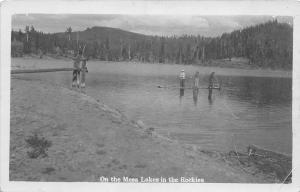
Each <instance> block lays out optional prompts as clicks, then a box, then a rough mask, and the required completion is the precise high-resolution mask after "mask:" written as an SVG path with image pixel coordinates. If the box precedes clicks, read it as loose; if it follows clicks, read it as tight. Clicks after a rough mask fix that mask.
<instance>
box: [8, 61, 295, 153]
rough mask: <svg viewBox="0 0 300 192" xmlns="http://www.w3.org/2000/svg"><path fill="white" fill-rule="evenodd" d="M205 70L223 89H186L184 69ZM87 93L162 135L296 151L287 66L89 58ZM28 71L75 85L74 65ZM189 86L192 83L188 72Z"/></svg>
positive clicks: (207, 145) (220, 146)
mask: <svg viewBox="0 0 300 192" xmlns="http://www.w3.org/2000/svg"><path fill="white" fill-rule="evenodd" d="M12 65H13V66H18V65H22V66H23V65H27V66H29V67H30V68H31V67H39V68H42V67H49V66H51V67H52V66H53V67H59V66H64V67H66V66H67V67H71V66H72V63H71V61H63V60H39V59H13V60H12ZM183 68H184V69H185V71H186V73H187V76H189V77H191V76H192V75H193V74H194V73H195V72H196V71H199V72H200V74H201V77H200V85H201V86H202V87H207V84H208V83H207V76H208V74H209V73H210V72H212V71H215V72H216V76H217V78H218V80H219V81H220V83H221V85H222V90H221V91H217V90H214V92H213V97H212V100H208V90H207V89H200V90H199V94H198V97H193V91H192V90H191V89H187V90H185V92H184V95H183V96H180V91H179V89H176V88H169V89H165V88H157V86H158V85H160V86H174V87H178V85H179V80H178V75H179V72H180V70H181V69H183ZM88 69H89V73H88V74H87V80H86V84H87V88H86V93H87V94H88V95H90V96H92V97H94V98H96V99H99V100H101V101H103V102H104V103H105V104H107V105H109V106H111V107H114V108H117V109H119V110H120V111H122V112H123V113H124V114H125V115H126V116H127V117H128V118H130V119H133V120H142V121H143V122H144V123H145V124H146V125H148V126H150V127H154V128H155V130H156V131H157V132H159V133H161V134H163V135H166V136H169V137H171V138H173V139H176V140H178V141H180V142H183V143H190V144H197V145H199V146H201V147H202V148H203V149H208V150H217V151H225V152H228V151H230V150H234V146H236V148H237V150H240V151H245V150H246V147H247V146H248V145H249V144H256V145H259V146H261V147H265V148H269V149H272V150H276V151H280V152H283V153H287V154H291V152H292V79H291V78H290V77H289V76H290V73H288V72H269V71H260V70H254V71H250V70H240V69H225V68H224V69H222V68H208V67H196V66H183V65H167V64H165V65H158V64H141V63H109V62H96V61H90V62H88ZM19 76H22V77H23V78H28V79H41V80H44V81H48V82H53V83H58V84H62V85H64V86H66V87H70V85H71V72H57V73H43V74H21V75H19ZM186 85H187V86H189V87H190V86H191V85H192V80H191V79H188V80H187V82H186Z"/></svg>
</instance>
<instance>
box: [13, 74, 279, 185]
mask: <svg viewBox="0 0 300 192" xmlns="http://www.w3.org/2000/svg"><path fill="white" fill-rule="evenodd" d="M10 134H11V135H10V180H14V181H24V180H25V181H99V178H100V177H101V176H104V177H111V176H116V177H121V178H122V177H124V176H127V177H130V178H139V179H140V178H141V177H152V178H159V177H165V178H168V177H174V178H179V180H180V177H185V178H190V177H194V178H195V177H198V178H203V179H204V182H225V183H227V182H243V183H266V182H276V180H274V178H273V177H270V176H266V175H264V174H260V173H256V174H250V173H249V172H247V171H245V169H241V168H240V167H239V166H234V165H232V164H230V163H228V162H227V161H226V160H225V159H223V158H222V157H221V156H220V155H217V154H218V153H213V152H205V151H203V150H201V147H199V146H197V147H196V146H192V145H185V144H180V143H178V142H176V141H172V140H170V139H168V138H164V137H162V136H160V135H158V134H156V133H155V129H154V131H153V130H152V129H151V128H150V129H149V128H148V127H147V126H146V125H143V123H141V122H138V123H136V122H135V121H132V120H129V119H127V118H125V116H124V115H123V114H121V113H120V112H118V111H117V110H114V109H111V108H109V107H108V106H106V105H104V104H103V103H101V101H96V100H95V99H93V98H91V97H89V96H87V95H85V94H83V93H80V92H78V91H76V90H70V89H68V88H63V87H60V86H58V85H51V84H49V83H45V82H42V81H32V80H24V79H21V78H19V77H18V76H12V82H11V126H10ZM34 134H36V135H37V136H38V137H40V138H42V137H44V138H45V139H46V140H47V141H50V142H51V144H52V145H51V146H50V147H49V148H48V151H47V156H44V157H42V156H40V157H37V158H30V157H29V155H28V152H30V150H31V148H30V146H29V145H28V142H26V139H28V138H29V137H30V136H32V135H34Z"/></svg>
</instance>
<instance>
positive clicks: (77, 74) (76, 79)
mask: <svg viewBox="0 0 300 192" xmlns="http://www.w3.org/2000/svg"><path fill="white" fill-rule="evenodd" d="M79 78H80V70H73V82H72V86H75V85H76V84H77V86H79V81H80V80H79Z"/></svg>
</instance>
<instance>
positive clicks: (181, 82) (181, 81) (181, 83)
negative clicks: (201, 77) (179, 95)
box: [180, 79, 185, 88]
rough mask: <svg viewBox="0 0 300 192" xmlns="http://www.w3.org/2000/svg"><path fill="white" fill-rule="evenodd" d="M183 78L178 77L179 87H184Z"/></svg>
mask: <svg viewBox="0 0 300 192" xmlns="http://www.w3.org/2000/svg"><path fill="white" fill-rule="evenodd" d="M184 80H185V79H180V88H184Z"/></svg>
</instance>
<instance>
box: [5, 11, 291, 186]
mask: <svg viewBox="0 0 300 192" xmlns="http://www.w3.org/2000/svg"><path fill="white" fill-rule="evenodd" d="M10 26H11V27H10V37H9V38H10V39H9V41H10V55H9V57H10V59H9V60H10V65H9V70H10V76H9V81H10V88H9V93H8V95H9V97H10V102H9V104H8V105H9V108H8V109H9V111H7V113H8V114H9V119H8V121H9V129H8V132H9V139H8V146H9V147H8V148H9V149H8V150H9V151H8V163H9V165H8V166H9V167H8V179H9V182H39V183H51V182H59V183H64V182H68V183H73V182H92V183H98V184H99V185H100V184H104V183H110V184H112V183H131V184H133V183H147V184H149V183H152V184H162V183H166V184H169V185H171V184H175V183H184V184H186V185H189V184H199V185H200V186H201V185H202V184H205V183H216V184H218V183H227V184H228V183H229V184H237V183H240V184H281V185H290V184H292V183H294V180H293V176H294V171H293V170H294V168H295V167H294V166H293V165H294V164H293V163H294V162H293V147H294V146H293V140H294V139H295V138H294V137H293V136H294V132H293V110H292V109H293V106H292V105H293V90H294V89H293V78H295V77H294V75H295V73H293V68H294V66H295V63H294V62H293V50H294V49H293V47H294V40H293V37H295V33H294V17H293V16H290V15H288V14H286V15H282V14H278V15H270V14H266V15H264V14H260V15H249V14H232V15H230V14H224V15H220V14H215V15H213V14H207V15H205V14H201V13H198V14H196V13H195V14H187V15H184V14H176V13H172V14H123V13H120V14H116V13H114V14H106V13H100V12H99V13H98V14H94V13H93V14H89V13H88V12H84V13H80V14H78V13H16V14H12V15H11V25H10ZM7 38H8V37H7Z"/></svg>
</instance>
